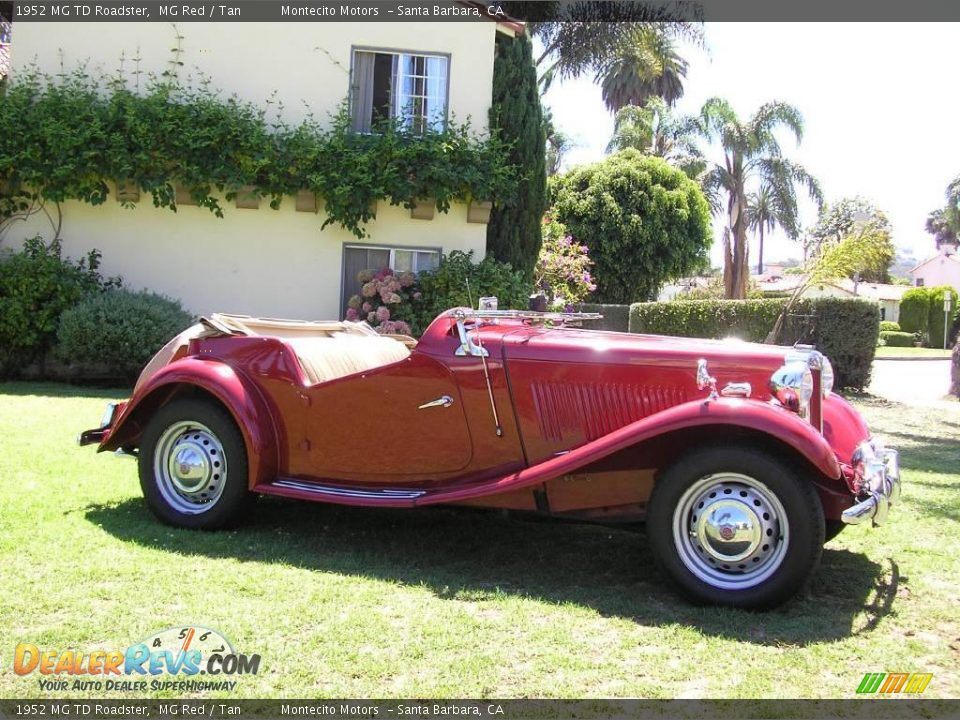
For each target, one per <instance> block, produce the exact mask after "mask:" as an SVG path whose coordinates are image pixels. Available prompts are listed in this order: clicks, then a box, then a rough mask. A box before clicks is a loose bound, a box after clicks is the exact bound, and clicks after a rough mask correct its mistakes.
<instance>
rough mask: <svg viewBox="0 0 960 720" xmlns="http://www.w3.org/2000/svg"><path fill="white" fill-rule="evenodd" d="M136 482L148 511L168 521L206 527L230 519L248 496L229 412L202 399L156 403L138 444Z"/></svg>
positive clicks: (241, 448) (239, 447)
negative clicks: (138, 466)
mask: <svg viewBox="0 0 960 720" xmlns="http://www.w3.org/2000/svg"><path fill="white" fill-rule="evenodd" d="M140 487H141V489H142V490H143V495H144V497H145V498H146V500H147V505H148V506H149V507H150V509H151V510H152V511H153V513H154V515H156V516H157V517H158V518H160V519H161V520H162V521H164V522H166V523H169V524H170V525H176V526H178V527H186V528H197V529H204V530H209V529H215V528H221V527H226V526H229V525H232V524H234V523H236V522H237V520H239V519H240V517H241V516H242V515H243V511H244V510H245V509H246V508H247V505H248V503H249V501H250V499H251V497H252V496H251V495H250V493H249V492H248V491H247V453H246V448H245V447H244V443H243V437H242V436H241V434H240V431H239V429H237V426H236V424H235V423H234V421H233V418H232V417H231V416H230V415H229V413H227V412H226V410H224V409H223V407H222V406H220V405H218V404H216V403H214V402H212V401H208V400H196V399H184V400H175V401H173V402H171V403H170V404H169V405H165V406H164V407H162V408H160V410H158V411H157V413H156V414H155V415H154V416H153V417H152V418H151V419H150V422H149V423H148V424H147V427H146V429H145V430H144V433H143V439H142V441H141V444H140Z"/></svg>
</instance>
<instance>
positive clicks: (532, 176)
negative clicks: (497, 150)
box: [487, 35, 547, 275]
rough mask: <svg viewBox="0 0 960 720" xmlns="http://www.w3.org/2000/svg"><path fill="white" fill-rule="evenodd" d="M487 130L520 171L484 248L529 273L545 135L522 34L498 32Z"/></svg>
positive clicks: (537, 239) (541, 195)
mask: <svg viewBox="0 0 960 720" xmlns="http://www.w3.org/2000/svg"><path fill="white" fill-rule="evenodd" d="M490 131H491V132H492V133H498V134H499V135H500V136H501V137H503V138H504V139H506V140H508V141H509V142H510V143H511V146H510V162H511V163H513V164H514V165H516V166H517V168H518V170H519V176H520V182H519V185H518V188H517V192H516V194H515V195H513V196H512V197H509V198H497V199H496V200H497V202H496V205H495V206H494V208H493V210H491V212H490V222H489V224H488V225H487V252H488V253H489V254H491V255H493V257H495V258H496V259H497V260H502V261H504V262H509V263H510V264H511V265H513V267H514V268H516V269H518V270H520V271H522V272H523V273H524V274H525V275H532V273H533V267H534V265H535V264H536V262H537V255H538V254H539V252H540V244H541V224H540V223H541V220H542V218H543V213H544V210H545V209H546V202H547V200H546V188H547V185H546V183H547V180H546V158H545V155H546V136H545V128H544V121H543V112H542V110H541V108H540V93H539V91H538V89H537V73H536V69H535V68H534V65H533V44H532V43H531V41H530V38H529V37H527V36H526V35H520V36H518V37H516V38H508V37H503V36H499V35H498V36H497V40H496V59H495V61H494V66H493V103H492V104H491V106H490Z"/></svg>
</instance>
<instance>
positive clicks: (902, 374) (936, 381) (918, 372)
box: [869, 360, 950, 404]
mask: <svg viewBox="0 0 960 720" xmlns="http://www.w3.org/2000/svg"><path fill="white" fill-rule="evenodd" d="M949 390H950V361H949V360H874V361H873V375H872V378H871V381H870V388H869V391H870V392H871V393H873V394H874V395H879V396H880V397H885V398H887V399H888V400H896V401H897V402H909V403H911V404H926V403H934V402H937V401H938V400H941V399H943V397H944V396H945V395H946V394H947V393H948V392H949Z"/></svg>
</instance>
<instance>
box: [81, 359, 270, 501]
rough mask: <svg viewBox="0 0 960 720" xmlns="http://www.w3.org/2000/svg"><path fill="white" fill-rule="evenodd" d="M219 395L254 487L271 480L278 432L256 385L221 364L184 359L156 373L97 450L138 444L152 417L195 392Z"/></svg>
mask: <svg viewBox="0 0 960 720" xmlns="http://www.w3.org/2000/svg"><path fill="white" fill-rule="evenodd" d="M195 388H196V389H200V390H202V391H204V392H206V393H209V394H210V395H212V396H213V397H215V398H216V399H217V400H218V401H220V403H221V404H222V405H223V406H224V407H225V408H226V409H227V411H228V412H229V413H230V414H231V415H232V416H233V420H234V422H236V424H237V427H238V428H239V429H240V432H241V434H242V435H243V440H244V445H245V446H246V449H247V467H248V471H249V477H248V483H249V487H251V488H252V487H253V486H254V485H257V484H258V483H261V482H270V481H271V480H273V478H274V477H276V474H277V468H278V457H277V448H278V447H280V445H279V442H278V429H277V427H276V423H275V422H274V415H273V413H272V412H271V410H270V407H269V406H268V404H267V401H266V400H265V398H264V396H263V394H262V393H261V392H260V390H259V388H258V387H257V386H256V384H255V383H254V382H253V381H252V380H251V379H250V378H249V377H247V376H246V375H244V374H243V373H241V372H238V371H237V370H236V369H235V368H233V367H231V366H230V365H227V364H225V363H222V362H219V361H216V360H200V359H197V358H194V357H189V358H184V359H183V360H177V361H175V362H173V363H170V364H169V365H167V366H166V367H164V368H162V369H161V370H159V371H157V372H156V373H155V374H154V375H153V376H152V377H151V378H150V379H149V380H148V381H147V382H146V383H144V385H143V386H142V387H138V388H137V389H136V391H135V392H134V395H133V397H131V398H130V400H129V401H128V402H127V403H126V405H125V406H124V408H123V410H122V411H121V412H120V415H119V416H118V417H117V418H116V420H115V422H114V425H113V426H112V427H111V428H110V430H109V432H108V433H107V434H106V436H105V437H104V439H103V441H102V442H101V443H100V447H99V448H98V452H102V451H105V450H116V449H118V448H121V447H124V446H131V445H133V446H136V444H137V442H138V441H139V439H140V435H141V434H142V433H143V429H144V428H145V427H146V425H147V423H148V422H149V420H150V418H151V417H152V415H153V413H155V412H156V411H157V410H158V409H159V408H161V407H163V406H164V405H166V404H167V403H169V402H170V401H171V400H173V399H175V398H177V397H179V396H181V395H182V394H184V393H185V392H188V391H191V390H193V389H195Z"/></svg>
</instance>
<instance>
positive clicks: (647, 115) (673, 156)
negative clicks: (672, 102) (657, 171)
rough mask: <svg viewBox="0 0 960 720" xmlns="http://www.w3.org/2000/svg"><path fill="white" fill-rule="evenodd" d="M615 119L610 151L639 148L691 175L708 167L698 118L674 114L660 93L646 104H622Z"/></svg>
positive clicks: (692, 176) (608, 146)
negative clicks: (700, 136) (659, 95)
mask: <svg viewBox="0 0 960 720" xmlns="http://www.w3.org/2000/svg"><path fill="white" fill-rule="evenodd" d="M613 123H614V125H613V137H611V138H610V142H609V144H608V145H607V152H608V153H613V152H618V151H620V150H625V149H627V148H636V149H637V150H639V151H640V152H642V153H643V154H645V155H652V156H654V157H660V158H663V159H664V160H666V161H667V162H668V163H670V164H671V165H673V166H674V167H677V168H680V169H681V170H683V172H684V173H686V174H687V177H690V178H696V177H697V176H698V175H700V173H702V172H703V170H704V169H705V167H706V162H705V160H704V158H703V153H702V152H701V151H700V148H699V146H698V145H697V139H698V137H699V127H700V124H699V119H698V118H696V117H692V116H689V115H674V114H673V113H672V112H671V110H670V108H669V107H668V106H667V103H666V102H664V100H663V99H661V98H659V97H651V98H649V99H648V100H647V102H646V105H645V106H644V107H636V106H634V105H627V106H626V107H624V108H621V109H620V110H618V111H617V114H616V116H615V117H614V120H613Z"/></svg>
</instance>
